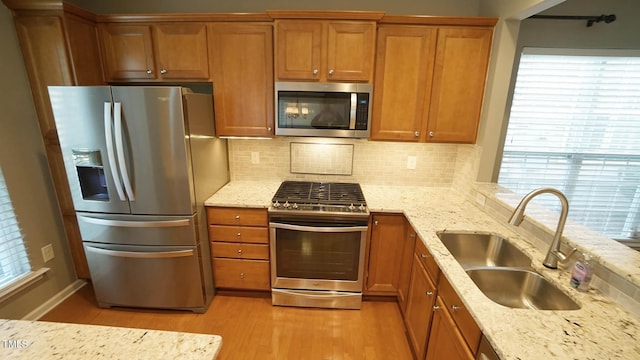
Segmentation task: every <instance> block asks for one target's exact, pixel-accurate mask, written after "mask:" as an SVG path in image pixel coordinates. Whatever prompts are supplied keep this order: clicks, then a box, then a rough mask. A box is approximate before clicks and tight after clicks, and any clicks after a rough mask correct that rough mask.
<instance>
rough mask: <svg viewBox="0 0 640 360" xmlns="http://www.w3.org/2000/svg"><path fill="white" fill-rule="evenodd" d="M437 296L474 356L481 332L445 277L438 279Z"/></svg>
mask: <svg viewBox="0 0 640 360" xmlns="http://www.w3.org/2000/svg"><path fill="white" fill-rule="evenodd" d="M438 296H440V297H441V298H442V300H443V301H444V303H445V305H446V307H447V310H449V313H450V314H451V316H452V317H453V320H454V321H455V322H456V324H457V325H458V329H460V332H461V333H462V336H463V337H464V340H465V341H466V342H467V345H469V348H470V349H471V351H472V352H473V353H474V354H475V353H476V351H477V349H478V344H480V337H481V336H482V332H481V331H480V328H479V327H478V325H477V324H476V321H475V320H474V319H473V317H472V316H471V314H470V313H469V310H467V308H466V307H465V306H464V304H463V303H462V300H460V297H458V294H457V293H456V291H455V290H454V289H453V287H451V284H450V283H449V281H448V280H447V278H446V277H445V276H441V277H440V282H439V283H438Z"/></svg>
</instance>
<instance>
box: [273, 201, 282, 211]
mask: <svg viewBox="0 0 640 360" xmlns="http://www.w3.org/2000/svg"><path fill="white" fill-rule="evenodd" d="M279 207H280V203H279V202H278V200H276V202H274V203H273V208H274V209H277V208H279Z"/></svg>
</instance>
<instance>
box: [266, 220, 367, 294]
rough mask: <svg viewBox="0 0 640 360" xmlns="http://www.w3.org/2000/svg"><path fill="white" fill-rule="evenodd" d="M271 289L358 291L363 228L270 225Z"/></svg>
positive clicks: (324, 224) (319, 224) (328, 224)
mask: <svg viewBox="0 0 640 360" xmlns="http://www.w3.org/2000/svg"><path fill="white" fill-rule="evenodd" d="M269 227H270V232H271V233H270V235H271V245H270V251H271V286H272V288H274V289H300V290H312V291H313V290H327V291H346V292H358V293H360V292H362V285H363V273H364V254H365V247H366V234H367V226H366V224H365V225H361V224H360V225H356V224H353V223H351V222H340V221H335V222H334V221H331V222H312V221H295V222H294V221H287V223H284V222H270V224H269Z"/></svg>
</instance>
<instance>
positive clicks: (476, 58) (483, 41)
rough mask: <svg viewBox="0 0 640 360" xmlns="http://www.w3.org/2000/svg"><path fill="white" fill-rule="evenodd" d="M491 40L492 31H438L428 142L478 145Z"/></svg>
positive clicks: (461, 29)
mask: <svg viewBox="0 0 640 360" xmlns="http://www.w3.org/2000/svg"><path fill="white" fill-rule="evenodd" d="M492 37H493V29H492V28H477V27H475V28H465V27H445V28H440V29H439V30H438V47H437V50H436V60H435V61H436V62H435V68H434V75H433V87H432V93H431V103H430V111H429V126H428V129H427V131H428V135H429V136H428V140H429V141H438V142H459V143H474V142H475V141H476V135H477V132H478V122H479V120H480V111H481V108H482V100H483V95H484V87H485V80H486V76H487V66H488V63H489V53H490V51H491V40H492Z"/></svg>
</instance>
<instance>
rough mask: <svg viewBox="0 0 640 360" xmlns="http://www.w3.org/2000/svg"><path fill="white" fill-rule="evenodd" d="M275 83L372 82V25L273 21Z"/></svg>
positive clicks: (374, 25)
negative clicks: (276, 81)
mask: <svg viewBox="0 0 640 360" xmlns="http://www.w3.org/2000/svg"><path fill="white" fill-rule="evenodd" d="M275 26H276V76H277V78H278V80H285V81H286V80H301V81H321V82H328V81H329V82H330V81H348V82H371V80H372V76H373V64H374V55H375V39H376V22H375V21H347V20H340V21H338V20H335V21H323V20H276V21H275Z"/></svg>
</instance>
